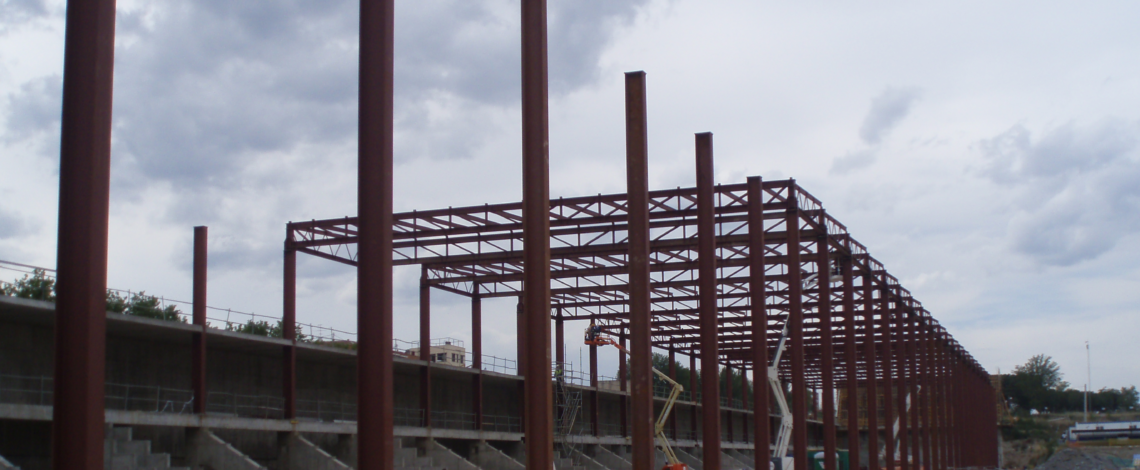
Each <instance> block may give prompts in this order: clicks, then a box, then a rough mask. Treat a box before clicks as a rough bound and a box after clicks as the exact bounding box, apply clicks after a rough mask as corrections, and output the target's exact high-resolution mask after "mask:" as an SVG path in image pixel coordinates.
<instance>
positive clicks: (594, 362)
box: [589, 344, 625, 437]
mask: <svg viewBox="0 0 1140 470" xmlns="http://www.w3.org/2000/svg"><path fill="white" fill-rule="evenodd" d="M618 380H621V381H625V377H618ZM590 387H593V389H594V390H592V391H590V395H589V396H590V433H591V434H593V435H594V436H595V437H597V436H598V418H599V416H598V346H597V345H595V344H591V345H590Z"/></svg>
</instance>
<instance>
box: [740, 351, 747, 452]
mask: <svg viewBox="0 0 1140 470" xmlns="http://www.w3.org/2000/svg"><path fill="white" fill-rule="evenodd" d="M740 403H741V406H740V407H741V409H744V410H747V409H748V366H741V367H740ZM740 434H741V436H742V439H743V442H748V413H740Z"/></svg>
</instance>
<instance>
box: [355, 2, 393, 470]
mask: <svg viewBox="0 0 1140 470" xmlns="http://www.w3.org/2000/svg"><path fill="white" fill-rule="evenodd" d="M393 18H394V11H393V0H361V1H360V80H359V86H360V88H359V90H360V91H359V93H360V105H359V108H358V112H359V115H360V117H359V129H358V132H357V139H358V142H359V144H358V146H357V152H358V158H359V166H360V168H359V181H358V183H357V192H358V193H359V201H358V204H357V207H358V210H359V212H360V216H359V224H360V225H359V245H358V253H357V262H358V264H357V284H358V286H357V300H356V302H357V313H356V315H357V329H358V331H359V332H358V333H357V335H358V340H359V345H358V350H357V355H356V361H357V367H356V374H357V381H356V383H357V402H358V403H357V433H358V434H357V439H358V441H359V446H358V447H359V450H358V454H357V462H358V466H357V469H358V470H378V469H390V468H392V465H393V464H394V456H395V455H394V454H393V449H392V444H393V434H392V418H393V410H392V409H393V393H394V392H393V388H392V104H393V102H392V99H393V95H392V69H393V55H392V45H393V43H394V39H395V38H394V31H395V29H394V23H393Z"/></svg>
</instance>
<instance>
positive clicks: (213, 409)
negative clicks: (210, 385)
mask: <svg viewBox="0 0 1140 470" xmlns="http://www.w3.org/2000/svg"><path fill="white" fill-rule="evenodd" d="M206 412H207V413H214V414H228V415H232V416H240V417H243V418H263V419H282V418H284V417H285V399H284V398H281V397H274V396H268V395H241V394H236V393H224V392H209V393H207V394H206Z"/></svg>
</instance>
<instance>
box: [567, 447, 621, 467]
mask: <svg viewBox="0 0 1140 470" xmlns="http://www.w3.org/2000/svg"><path fill="white" fill-rule="evenodd" d="M564 452H565V454H566V457H567V458H569V459H570V460H572V461H573V462H574V466H576V467H583V468H585V470H614V469H610V468H607V467H606V466H605V465H602V464H601V462H598V461H597V460H594V459H593V458H591V457H590V456H589V455H586V454H585V453H583V452H581V451H579V450H578V449H575V448H573V447H568V448H566V449H565V450H564Z"/></svg>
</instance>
